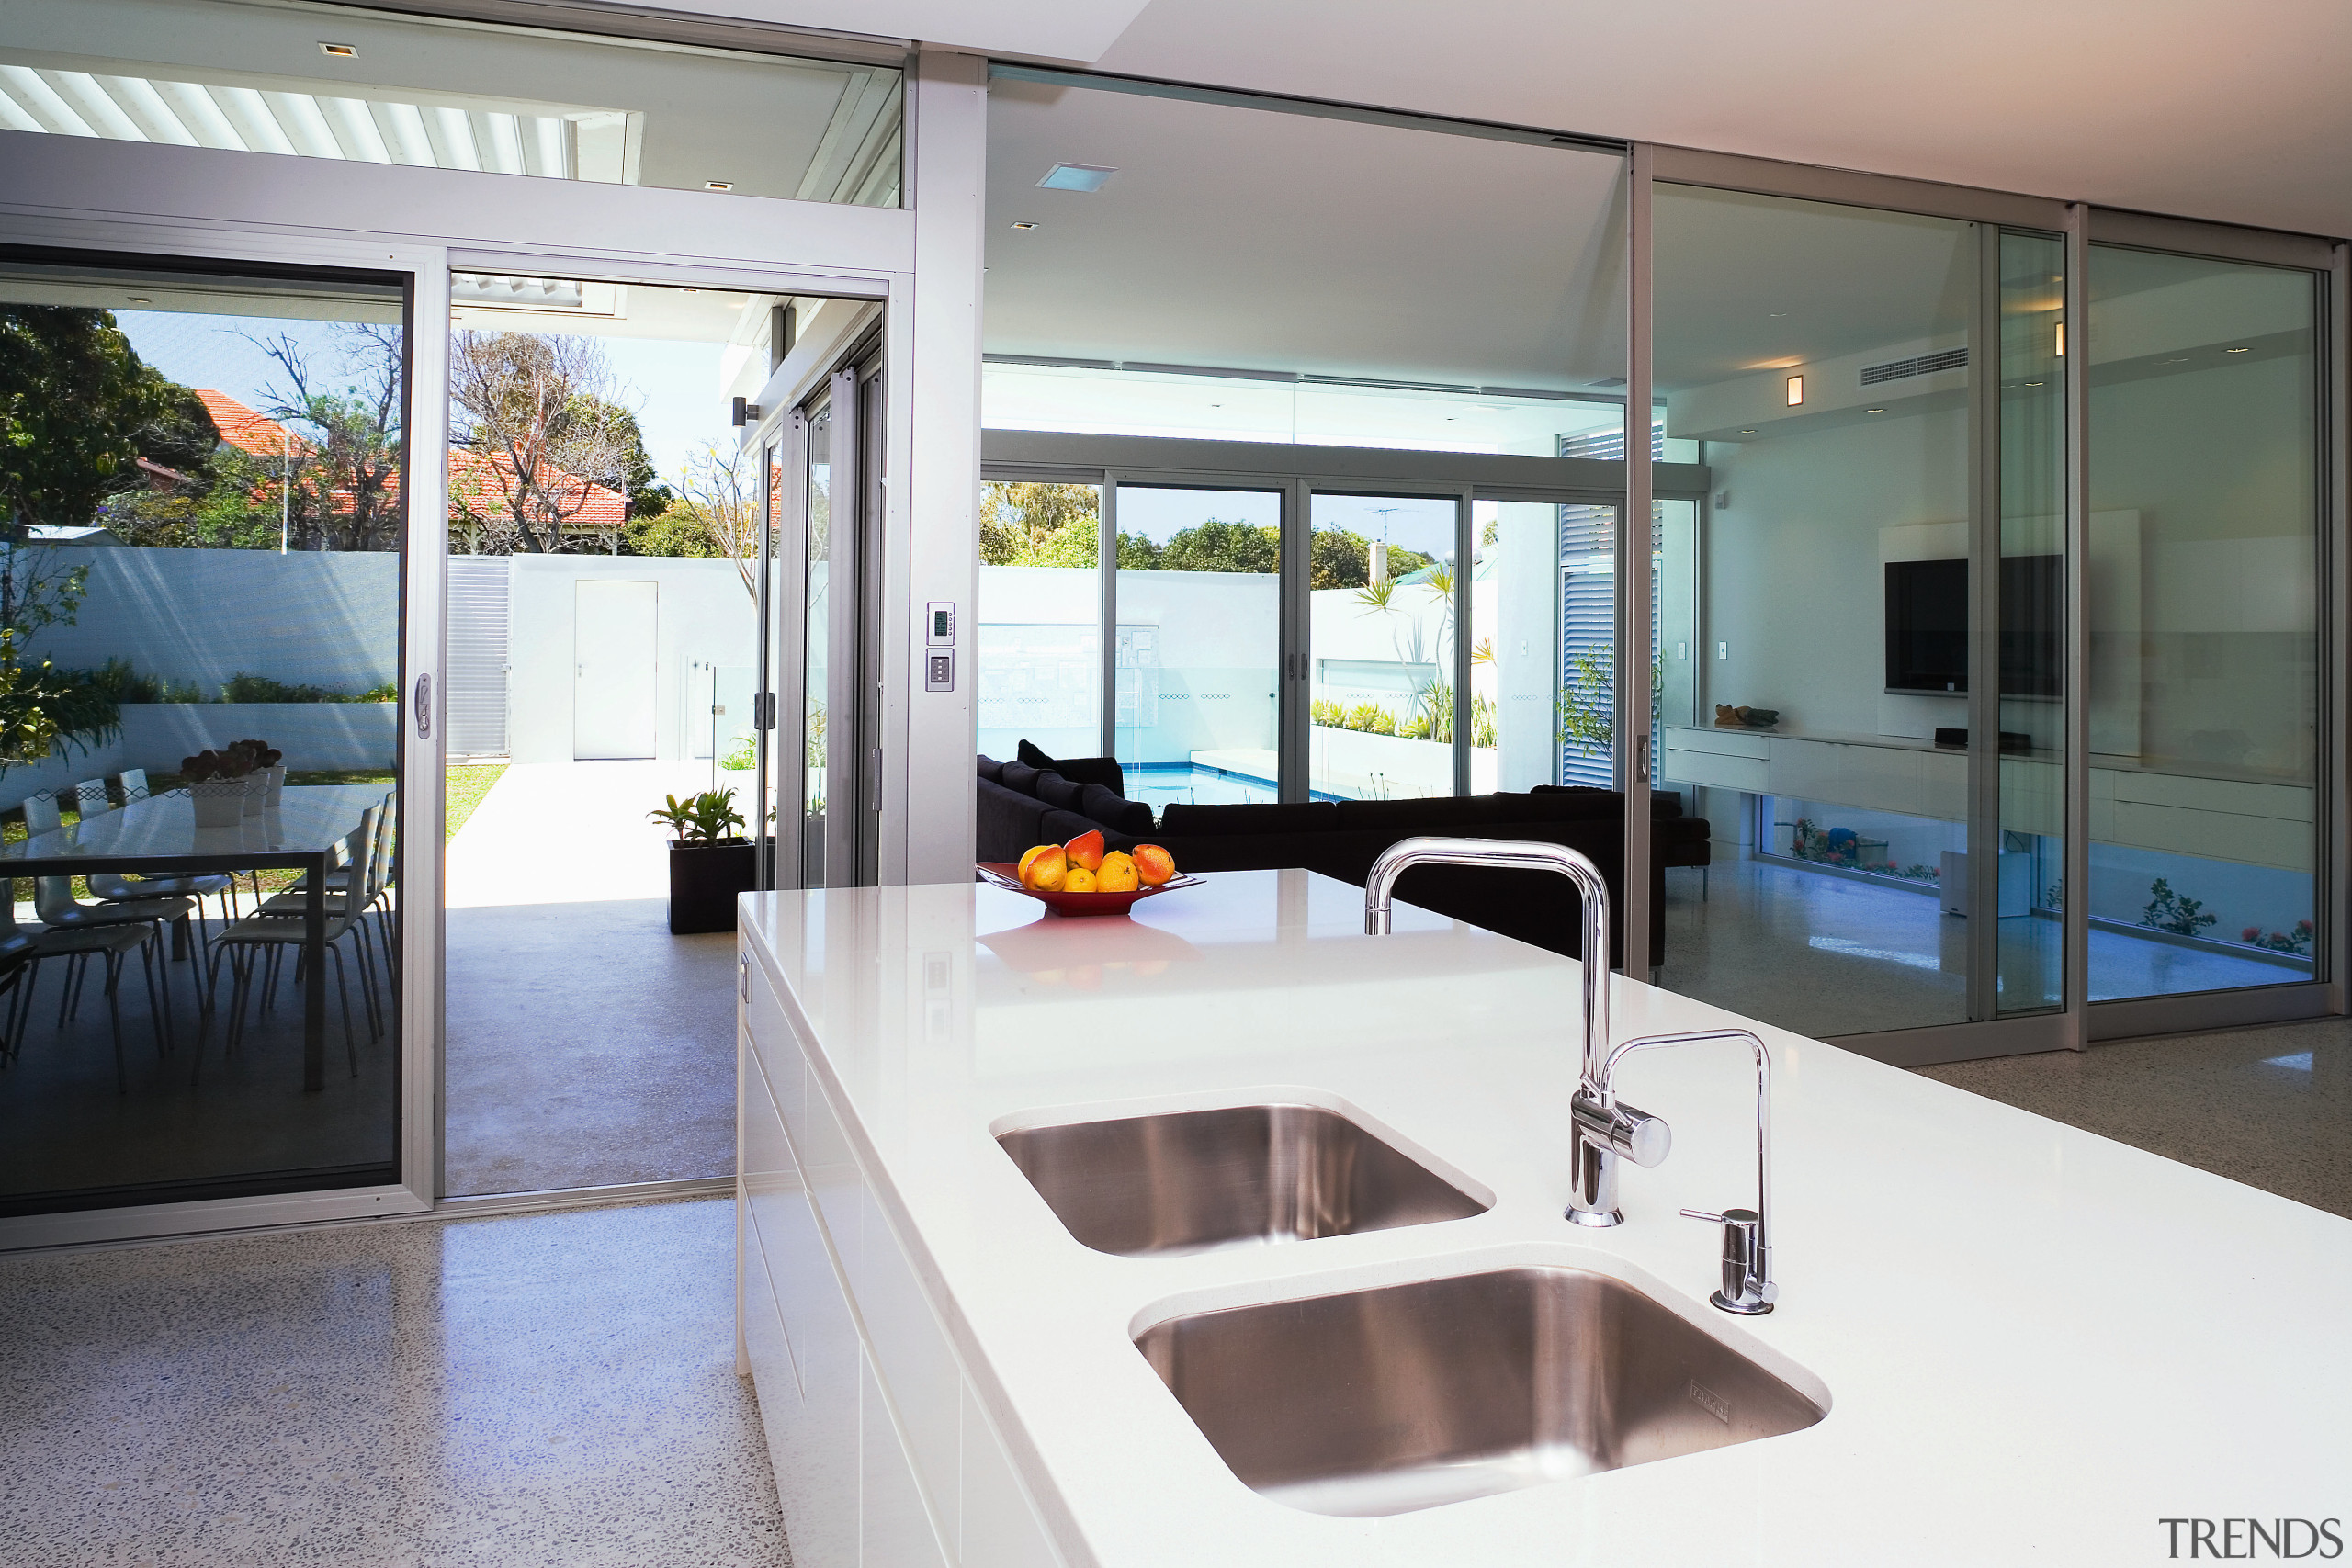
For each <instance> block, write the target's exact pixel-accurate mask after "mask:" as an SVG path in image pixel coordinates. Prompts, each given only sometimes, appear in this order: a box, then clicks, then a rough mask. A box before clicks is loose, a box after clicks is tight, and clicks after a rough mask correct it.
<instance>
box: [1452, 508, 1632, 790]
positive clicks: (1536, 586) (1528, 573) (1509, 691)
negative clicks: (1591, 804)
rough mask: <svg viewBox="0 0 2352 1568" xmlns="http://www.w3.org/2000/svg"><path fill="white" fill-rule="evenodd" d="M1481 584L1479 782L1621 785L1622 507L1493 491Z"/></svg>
mask: <svg viewBox="0 0 2352 1568" xmlns="http://www.w3.org/2000/svg"><path fill="white" fill-rule="evenodd" d="M1470 521H1471V527H1472V529H1473V530H1474V532H1475V534H1476V538H1477V541H1478V547H1477V564H1476V569H1475V570H1474V574H1473V576H1472V578H1471V583H1470V689H1471V693H1472V706H1473V713H1474V723H1473V728H1472V733H1471V750H1470V788H1471V792H1472V793H1473V794H1479V795H1483V794H1487V793H1489V792H1491V791H1495V790H1528V789H1532V788H1534V787H1535V786H1536V785H1538V784H1598V785H1600V786H1601V787H1603V788H1613V787H1614V786H1615V780H1616V767H1615V761H1614V759H1615V755H1616V752H1615V734H1616V719H1617V707H1616V704H1617V684H1616V661H1617V651H1616V650H1617V558H1616V539H1617V509H1616V508H1615V507H1613V506H1593V505H1589V504H1583V503H1578V504H1569V505H1557V504H1553V503H1550V502H1526V501H1503V502H1496V501H1481V502H1474V503H1473V504H1472V506H1471V511H1470Z"/></svg>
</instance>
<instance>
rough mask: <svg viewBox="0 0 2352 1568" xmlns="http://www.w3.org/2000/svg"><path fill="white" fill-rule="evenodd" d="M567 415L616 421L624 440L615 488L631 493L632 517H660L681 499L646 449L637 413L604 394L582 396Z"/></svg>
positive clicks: (572, 418)
mask: <svg viewBox="0 0 2352 1568" xmlns="http://www.w3.org/2000/svg"><path fill="white" fill-rule="evenodd" d="M564 418H565V423H567V424H569V423H571V422H572V421H574V420H585V421H589V422H592V423H601V422H604V421H610V422H611V423H612V425H613V428H614V431H615V432H616V437H617V439H618V441H619V444H620V461H621V466H620V469H619V471H618V472H617V474H616V476H615V478H616V479H617V480H618V481H619V482H618V483H617V484H616V485H615V486H614V487H613V488H614V489H616V490H617V491H620V492H621V493H622V494H623V495H625V496H627V497H628V514H629V516H630V517H631V518H650V517H659V516H661V515H662V513H665V512H667V511H669V510H670V503H671V502H673V501H675V500H677V499H678V498H677V493H676V492H675V491H673V490H671V489H670V487H669V486H667V485H665V484H662V482H661V478H662V475H661V470H659V469H658V468H654V466H653V458H652V457H651V456H650V455H649V454H648V453H647V452H646V450H645V433H644V432H643V431H642V430H640V429H639V427H638V423H637V415H635V414H634V413H631V412H629V411H628V409H626V408H623V407H621V406H620V405H619V404H617V403H605V401H604V400H603V399H601V398H582V399H580V400H579V401H578V403H577V405H576V406H575V407H574V408H573V409H572V410H571V412H568V413H566V414H565V416H564ZM622 553H623V554H627V553H628V552H627V551H626V550H624V551H623V552H622Z"/></svg>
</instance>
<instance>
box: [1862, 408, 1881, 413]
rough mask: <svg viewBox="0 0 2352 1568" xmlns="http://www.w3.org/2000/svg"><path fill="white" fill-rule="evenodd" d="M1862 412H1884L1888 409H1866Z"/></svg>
mask: <svg viewBox="0 0 2352 1568" xmlns="http://www.w3.org/2000/svg"><path fill="white" fill-rule="evenodd" d="M1862 412H1864V413H1884V412H1886V411H1885V410H1884V409H1864V410H1863V411H1862Z"/></svg>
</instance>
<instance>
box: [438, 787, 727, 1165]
mask: <svg viewBox="0 0 2352 1568" xmlns="http://www.w3.org/2000/svg"><path fill="white" fill-rule="evenodd" d="M739 779H740V782H739V783H738V785H737V787H738V789H739V792H740V794H741V795H742V796H744V797H748V796H749V795H750V793H751V784H750V781H751V775H750V774H748V773H745V774H741V775H739ZM709 780H710V765H709V763H708V762H707V761H697V762H679V761H642V762H520V763H516V764H515V765H514V766H513V767H510V768H509V769H507V770H506V773H504V775H503V776H502V777H501V778H500V779H499V781H498V783H497V784H495V785H493V786H492V789H491V791H490V793H489V794H488V795H485V796H484V797H483V798H482V803H481V806H480V807H477V808H476V810H475V812H474V815H473V818H472V819H471V820H469V822H468V823H467V824H466V825H465V827H464V828H463V829H460V830H459V832H458V836H457V837H456V838H455V839H454V840H451V841H450V844H449V849H448V872H447V878H448V889H449V894H448V901H449V913H448V937H447V951H448V982H447V984H448V993H447V994H448V1067H447V1072H448V1079H447V1090H448V1127H447V1140H448V1142H447V1164H446V1173H447V1191H448V1193H449V1194H450V1195H451V1196H453V1197H454V1196H466V1195H472V1194H480V1193H492V1192H533V1191H544V1190H552V1189H559V1188H571V1187H605V1186H617V1185H622V1184H628V1183H635V1182H643V1181H678V1180H689V1179H697V1178H707V1177H726V1176H732V1175H733V1174H734V1171H735V988H734V984H733V969H734V946H735V942H734V938H733V936H732V935H730V934H728V933H724V932H721V933H718V934H714V935H708V936H685V937H674V936H672V935H671V934H670V931H669V926H668V918H669V862H668V853H669V852H668V850H667V849H666V848H665V845H666V843H667V838H666V835H665V833H664V831H663V829H662V828H661V827H660V826H658V825H657V824H654V823H651V822H649V821H647V820H646V817H645V814H646V812H647V811H648V810H650V809H651V808H652V807H657V806H660V805H661V804H662V796H663V795H681V796H683V795H688V794H691V793H693V792H695V791H697V790H701V789H704V788H707V787H708V784H709Z"/></svg>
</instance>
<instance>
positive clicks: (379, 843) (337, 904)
mask: <svg viewBox="0 0 2352 1568" xmlns="http://www.w3.org/2000/svg"><path fill="white" fill-rule="evenodd" d="M391 801H392V797H391V796H390V795H386V796H385V797H384V799H383V800H382V801H381V802H380V803H379V804H378V805H376V806H374V807H369V808H368V810H367V811H366V812H363V813H362V814H361V817H360V831H359V832H357V833H355V834H353V835H352V836H351V838H350V839H348V840H345V842H346V843H349V844H358V845H360V846H361V850H360V852H359V853H357V854H356V855H354V856H352V857H350V858H349V859H348V860H347V861H346V863H345V864H343V865H340V866H337V867H335V868H334V869H333V870H331V871H329V872H328V873H327V875H326V880H325V899H326V908H327V913H328V914H329V916H331V917H332V916H338V915H349V916H351V917H352V918H353V919H356V920H357V921H358V925H357V931H358V934H359V943H358V946H359V963H360V973H361V977H362V979H363V980H364V982H365V983H366V986H367V987H368V1022H369V1025H370V1026H371V1027H379V1025H378V1019H377V1009H378V1002H377V981H376V974H375V964H376V962H377V959H376V954H375V951H374V950H375V944H376V942H382V943H383V948H384V952H383V957H382V963H383V966H384V975H385V984H386V986H387V987H390V985H392V984H394V983H396V982H397V980H398V977H399V974H400V970H399V966H398V964H397V963H396V961H395V959H396V953H397V950H396V949H395V948H394V947H393V945H392V937H393V928H392V920H391V869H392V854H393V852H394V850H395V849H396V848H397V832H398V828H397V821H398V818H397V814H396V813H395V812H394V811H393V809H392V804H391ZM309 886H310V879H309V877H307V876H305V877H303V878H301V879H300V880H298V881H297V882H296V883H295V884H294V886H292V887H290V888H288V890H287V891H286V892H284V893H281V894H279V895H277V897H274V898H271V899H269V900H268V901H267V902H266V903H265V904H263V906H262V912H263V913H264V914H270V915H283V916H296V917H299V916H300V915H301V914H302V913H303V911H304V908H305V902H306V898H307V896H308V892H309ZM370 914H373V915H374V916H375V917H376V919H375V920H374V922H373V925H372V938H371V926H370V922H369V921H368V919H367V918H366V917H368V915H370Z"/></svg>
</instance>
